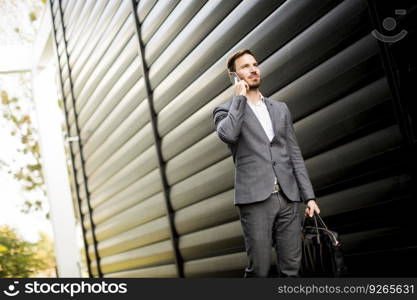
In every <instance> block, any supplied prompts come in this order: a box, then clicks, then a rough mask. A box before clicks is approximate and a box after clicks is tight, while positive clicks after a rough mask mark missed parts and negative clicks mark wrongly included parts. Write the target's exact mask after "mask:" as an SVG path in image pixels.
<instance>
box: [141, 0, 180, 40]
mask: <svg viewBox="0 0 417 300" xmlns="http://www.w3.org/2000/svg"><path fill="white" fill-rule="evenodd" d="M178 2H179V0H165V1H159V2H157V3H156V4H155V6H154V7H153V8H152V10H151V12H150V13H149V15H148V16H147V17H146V20H145V21H144V22H143V23H142V24H141V31H142V39H143V42H144V43H145V44H146V43H147V42H148V41H149V39H150V38H151V36H152V35H153V34H154V33H155V31H156V30H157V29H158V28H159V26H160V25H161V24H162V22H164V20H165V19H166V18H167V16H168V15H169V14H170V12H171V11H172V10H173V9H174V8H175V6H176V5H177V4H178Z"/></svg>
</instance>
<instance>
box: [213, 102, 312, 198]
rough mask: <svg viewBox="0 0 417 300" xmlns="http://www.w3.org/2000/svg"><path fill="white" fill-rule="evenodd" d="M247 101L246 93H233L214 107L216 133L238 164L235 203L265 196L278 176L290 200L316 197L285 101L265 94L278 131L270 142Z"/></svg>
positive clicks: (275, 130)
mask: <svg viewBox="0 0 417 300" xmlns="http://www.w3.org/2000/svg"><path fill="white" fill-rule="evenodd" d="M246 101H247V99H246V97H245V96H234V97H233V99H231V100H230V101H228V102H227V103H225V104H223V105H220V106H218V107H216V108H215V109H214V111H213V118H214V122H215V125H216V131H217V134H218V135H219V137H220V139H221V140H222V141H223V142H225V143H226V144H227V145H228V146H229V148H230V150H231V151H232V154H233V161H234V164H235V167H236V171H235V200H234V203H235V204H247V203H253V202H258V201H263V200H266V199H267V198H268V197H269V196H270V194H271V192H272V191H273V187H274V178H275V176H276V177H277V180H278V183H279V185H280V186H281V188H282V190H283V192H284V193H285V195H286V196H287V197H288V198H289V199H290V200H292V201H304V202H306V201H307V200H309V199H315V195H314V191H313V187H312V185H311V182H310V179H309V176H308V173H307V169H306V167H305V164H304V159H303V157H302V154H301V151H300V148H299V146H298V142H297V138H296V136H295V132H294V127H293V122H292V116H291V113H290V111H289V109H288V107H287V105H286V104H285V102H279V101H273V100H270V99H268V98H265V104H266V107H267V108H268V111H269V114H270V116H271V120H272V125H273V129H274V134H275V137H274V138H273V140H272V141H271V142H270V141H269V139H268V136H267V135H266V133H265V131H264V129H263V127H262V125H261V123H260V122H259V121H258V119H257V117H256V115H255V114H254V112H253V111H252V109H251V108H250V107H249V105H247V104H246ZM301 197H302V198H301Z"/></svg>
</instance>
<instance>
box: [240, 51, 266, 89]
mask: <svg viewBox="0 0 417 300" xmlns="http://www.w3.org/2000/svg"><path fill="white" fill-rule="evenodd" d="M235 68H236V73H237V75H239V77H240V79H242V80H245V81H246V83H247V84H248V85H249V89H257V88H258V87H259V85H260V84H261V72H260V69H259V66H258V63H257V61H256V59H255V57H253V56H252V55H250V54H243V55H242V56H241V57H239V58H238V59H236V60H235Z"/></svg>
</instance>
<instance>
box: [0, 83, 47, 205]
mask: <svg viewBox="0 0 417 300" xmlns="http://www.w3.org/2000/svg"><path fill="white" fill-rule="evenodd" d="M0 96H1V103H2V111H3V118H4V119H5V120H7V121H9V122H8V123H9V125H10V126H9V127H10V128H11V129H10V134H11V135H12V136H14V137H16V139H17V140H18V141H20V145H19V148H18V149H17V152H18V153H20V155H21V159H19V161H21V162H25V164H23V165H22V163H20V165H19V164H16V163H7V162H3V163H2V164H0V168H1V167H2V166H3V167H5V169H7V172H8V173H9V174H11V175H12V176H13V177H14V178H15V179H16V180H18V181H19V182H20V183H21V184H22V187H23V189H24V190H25V191H27V192H32V191H34V192H38V193H37V195H40V196H38V197H42V196H43V197H45V196H46V187H45V184H44V178H43V174H42V165H41V154H40V149H39V142H38V136H37V130H36V127H35V126H34V124H33V123H32V119H31V117H30V115H29V113H28V112H26V111H24V110H22V106H23V105H22V103H20V100H19V99H18V98H15V97H9V94H8V93H7V91H1V95H0ZM42 200H43V199H39V198H38V199H31V200H29V199H26V200H25V203H24V205H23V208H22V211H23V212H25V213H29V212H31V211H38V210H41V209H42Z"/></svg>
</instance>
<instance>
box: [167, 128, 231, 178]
mask: <svg viewBox="0 0 417 300" xmlns="http://www.w3.org/2000/svg"><path fill="white" fill-rule="evenodd" d="M228 155H230V150H229V149H227V148H226V147H224V144H223V143H222V142H221V141H220V139H219V137H218V135H217V133H214V132H213V133H211V134H210V135H209V136H207V137H205V138H204V139H202V140H201V141H199V142H198V143H196V144H194V145H193V146H191V147H189V148H188V149H187V150H185V151H184V152H182V153H181V154H179V155H178V156H176V157H175V158H173V159H172V160H170V161H169V162H168V163H167V165H166V173H167V179H168V183H169V184H170V185H172V184H175V183H177V182H178V181H180V180H182V179H185V178H186V177H189V176H191V175H192V174H194V173H196V172H198V171H200V170H202V169H204V168H206V167H209V166H210V165H211V164H212V163H213V162H217V161H219V160H221V159H222V158H225V157H226V156H228Z"/></svg>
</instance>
